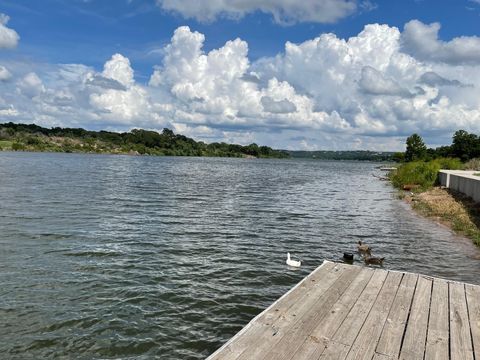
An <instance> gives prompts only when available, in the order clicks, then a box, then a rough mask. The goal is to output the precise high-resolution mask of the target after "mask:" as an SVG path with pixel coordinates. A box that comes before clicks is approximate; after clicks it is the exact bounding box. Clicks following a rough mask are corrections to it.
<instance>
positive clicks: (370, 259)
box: [363, 255, 385, 265]
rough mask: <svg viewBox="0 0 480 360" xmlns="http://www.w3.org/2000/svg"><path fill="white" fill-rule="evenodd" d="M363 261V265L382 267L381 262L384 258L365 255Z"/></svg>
mask: <svg viewBox="0 0 480 360" xmlns="http://www.w3.org/2000/svg"><path fill="white" fill-rule="evenodd" d="M363 260H364V261H365V264H368V265H383V261H384V260H385V258H384V257H382V258H381V257H376V256H370V255H365V257H364V258H363Z"/></svg>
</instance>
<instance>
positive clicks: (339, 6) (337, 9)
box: [157, 0, 370, 24]
mask: <svg viewBox="0 0 480 360" xmlns="http://www.w3.org/2000/svg"><path fill="white" fill-rule="evenodd" d="M157 4H158V6H160V7H161V8H162V9H164V10H166V11H171V12H174V13H177V14H180V15H182V16H183V17H186V18H194V19H196V20H198V21H200V22H211V21H214V20H216V19H217V18H218V17H226V18H233V19H239V18H242V17H244V16H245V15H247V14H250V13H253V12H255V11H261V12H263V13H266V14H270V15H272V16H273V19H274V21H275V22H276V23H280V24H294V23H297V22H316V23H333V22H336V21H338V20H339V19H342V18H344V17H346V16H348V15H351V14H353V13H354V12H355V11H356V10H357V9H358V7H359V4H358V1H357V0H303V1H295V0H246V1H245V0H204V1H189V0H157ZM368 4H370V3H369V2H365V1H364V2H361V3H360V7H365V6H368Z"/></svg>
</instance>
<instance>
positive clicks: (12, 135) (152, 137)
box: [0, 122, 289, 158]
mask: <svg viewBox="0 0 480 360" xmlns="http://www.w3.org/2000/svg"><path fill="white" fill-rule="evenodd" d="M2 148H3V149H4V150H15V151H18V150H25V151H52V152H87V153H118V154H132V153H133V154H141V155H168V156H219V157H259V158H287V157H289V154H288V153H287V152H285V151H282V150H274V149H272V148H270V147H268V146H259V145H257V144H255V143H252V144H250V145H246V146H242V145H237V144H227V143H224V142H214V143H210V144H207V143H204V142H202V141H195V140H193V139H191V138H189V137H186V136H184V135H180V134H175V133H174V132H173V131H172V130H170V129H167V128H165V129H163V131H162V132H161V133H159V132H156V131H149V130H142V129H133V130H131V131H130V132H123V133H117V132H110V131H103V130H102V131H90V130H85V129H82V128H61V127H53V128H50V129H49V128H44V127H41V126H38V125H35V124H15V123H12V122H9V123H5V124H0V150H1V149H2Z"/></svg>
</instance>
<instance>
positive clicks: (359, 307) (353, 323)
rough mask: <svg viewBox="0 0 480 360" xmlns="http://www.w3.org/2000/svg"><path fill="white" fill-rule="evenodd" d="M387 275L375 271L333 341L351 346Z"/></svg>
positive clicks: (385, 272)
mask: <svg viewBox="0 0 480 360" xmlns="http://www.w3.org/2000/svg"><path fill="white" fill-rule="evenodd" d="M387 274H388V272H387V271H385V270H380V269H378V270H375V273H374V274H373V276H372V278H371V279H370V281H369V283H368V285H367V287H366V288H365V290H363V292H362V293H361V295H360V297H359V298H358V300H357V302H356V303H355V305H354V306H353V308H352V309H351V310H350V312H349V313H348V315H347V317H346V318H345V320H344V321H343V323H342V325H341V326H340V328H339V329H338V330H337V331H336V332H335V335H334V336H333V341H335V342H338V343H342V344H345V345H352V344H353V342H354V341H355V338H356V337H357V335H358V332H359V331H360V329H361V328H362V326H363V323H364V322H365V319H366V318H367V316H368V313H369V312H370V309H371V308H372V306H373V304H374V302H375V299H376V298H377V296H378V293H379V292H380V290H381V289H382V286H383V283H384V281H385V279H386V278H387Z"/></svg>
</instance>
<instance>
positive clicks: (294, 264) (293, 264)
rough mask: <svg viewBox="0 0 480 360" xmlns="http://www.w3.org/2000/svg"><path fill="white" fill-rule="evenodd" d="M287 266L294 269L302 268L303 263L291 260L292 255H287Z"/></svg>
mask: <svg viewBox="0 0 480 360" xmlns="http://www.w3.org/2000/svg"><path fill="white" fill-rule="evenodd" d="M287 265H288V266H292V267H300V266H301V265H302V262H301V261H296V260H292V259H290V253H287Z"/></svg>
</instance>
